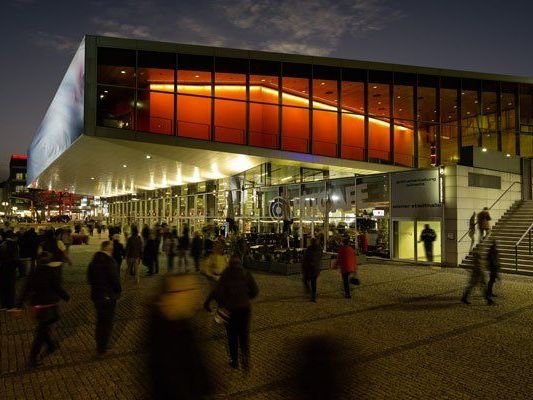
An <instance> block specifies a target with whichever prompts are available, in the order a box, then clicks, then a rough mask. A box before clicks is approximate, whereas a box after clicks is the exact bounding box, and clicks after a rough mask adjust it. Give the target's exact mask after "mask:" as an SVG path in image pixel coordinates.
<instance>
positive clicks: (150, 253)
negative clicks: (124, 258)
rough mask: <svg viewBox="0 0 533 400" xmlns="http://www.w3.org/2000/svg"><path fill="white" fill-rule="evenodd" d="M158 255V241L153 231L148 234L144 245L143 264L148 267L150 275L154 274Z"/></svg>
mask: <svg viewBox="0 0 533 400" xmlns="http://www.w3.org/2000/svg"><path fill="white" fill-rule="evenodd" d="M157 255H158V249H157V242H156V240H155V235H154V234H153V233H151V234H150V236H148V240H147V241H146V243H145V245H144V251H143V264H144V265H145V266H146V267H147V268H148V275H153V274H154V272H155V271H154V267H155V259H156V257H157Z"/></svg>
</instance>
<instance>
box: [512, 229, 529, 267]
mask: <svg viewBox="0 0 533 400" xmlns="http://www.w3.org/2000/svg"><path fill="white" fill-rule="evenodd" d="M532 228H533V222H532V223H531V225H529V228H527V230H526V231H525V232H524V234H523V235H522V236H521V237H520V239H518V242H516V243H515V245H514V266H515V270H516V271H518V246H519V245H520V243H522V240H524V238H525V237H526V235H527V234H528V233H529V254H531V229H532Z"/></svg>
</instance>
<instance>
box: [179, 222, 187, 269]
mask: <svg viewBox="0 0 533 400" xmlns="http://www.w3.org/2000/svg"><path fill="white" fill-rule="evenodd" d="M187 250H189V230H188V229H187V228H184V229H183V235H182V236H180V238H179V240H178V269H179V270H180V271H185V272H187V270H188V269H189V266H188V263H187ZM182 268H183V269H182Z"/></svg>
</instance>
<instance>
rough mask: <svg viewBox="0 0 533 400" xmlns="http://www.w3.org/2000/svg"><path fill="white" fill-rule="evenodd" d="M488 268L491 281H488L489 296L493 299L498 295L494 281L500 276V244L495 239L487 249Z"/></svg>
mask: <svg viewBox="0 0 533 400" xmlns="http://www.w3.org/2000/svg"><path fill="white" fill-rule="evenodd" d="M487 269H488V270H489V282H488V283H487V298H489V299H491V300H492V299H493V297H496V295H495V294H494V293H493V291H492V290H493V287H494V283H495V282H496V280H497V279H498V277H499V272H500V261H499V257H498V246H497V244H496V241H495V240H493V241H492V243H491V244H490V247H489V250H488V251H487Z"/></svg>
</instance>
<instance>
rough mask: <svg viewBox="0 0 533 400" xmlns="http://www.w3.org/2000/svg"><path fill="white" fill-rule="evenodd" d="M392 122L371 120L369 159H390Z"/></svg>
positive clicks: (369, 126)
mask: <svg viewBox="0 0 533 400" xmlns="http://www.w3.org/2000/svg"><path fill="white" fill-rule="evenodd" d="M390 134H391V132H390V121H389V120H388V119H387V120H381V119H379V120H378V119H374V118H373V119H371V120H370V121H369V124H368V158H369V159H377V160H383V161H388V160H389V159H390Z"/></svg>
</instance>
